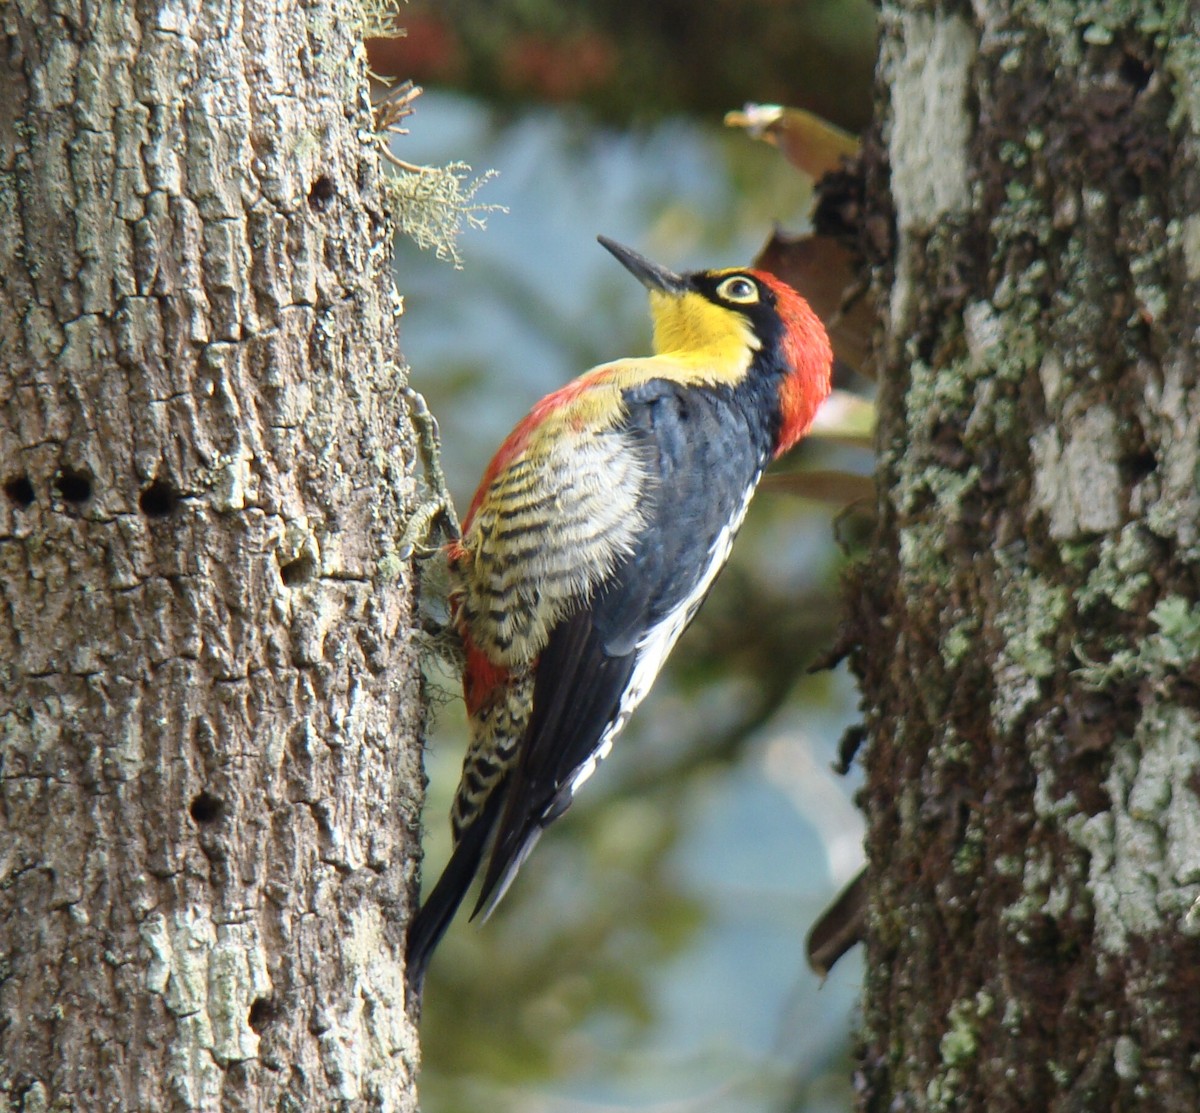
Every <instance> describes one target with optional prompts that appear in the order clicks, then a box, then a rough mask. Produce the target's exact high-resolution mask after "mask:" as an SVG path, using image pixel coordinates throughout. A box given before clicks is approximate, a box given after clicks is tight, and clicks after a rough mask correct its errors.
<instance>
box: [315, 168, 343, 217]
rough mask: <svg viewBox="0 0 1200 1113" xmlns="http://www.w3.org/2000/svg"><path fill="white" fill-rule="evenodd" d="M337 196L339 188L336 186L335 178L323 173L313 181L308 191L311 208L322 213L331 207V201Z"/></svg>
mask: <svg viewBox="0 0 1200 1113" xmlns="http://www.w3.org/2000/svg"><path fill="white" fill-rule="evenodd" d="M335 196H337V189H336V188H335V187H334V184H333V179H332V178H327V177H326V176H325V175H324V174H322V175H321V177H319V178H318V179H317V180H316V181H315V182H313V184H312V189H310V190H309V191H308V203H309V206H310V207H311V208H313V209H315V210H316V211H317V212H319V213H321V212H324V211H325V210H326V209H327V208H329V202H330V201H332V200H333V199H334V197H335Z"/></svg>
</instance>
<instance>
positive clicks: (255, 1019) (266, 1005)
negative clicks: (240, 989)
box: [246, 997, 279, 1032]
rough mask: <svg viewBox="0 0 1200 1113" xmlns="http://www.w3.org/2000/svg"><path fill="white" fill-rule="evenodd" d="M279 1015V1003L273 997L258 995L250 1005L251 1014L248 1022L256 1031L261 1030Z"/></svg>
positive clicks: (247, 1019)
mask: <svg viewBox="0 0 1200 1113" xmlns="http://www.w3.org/2000/svg"><path fill="white" fill-rule="evenodd" d="M278 1015H279V1005H278V1004H277V1003H276V1001H275V999H274V998H273V997H256V998H255V999H254V1003H253V1004H252V1005H251V1006H250V1015H249V1016H248V1017H247V1018H246V1023H247V1024H249V1025H250V1027H251V1028H252V1029H253V1030H254V1031H255V1032H261V1031H262V1030H263V1029H264V1028H265V1027H266V1026H267V1025H268V1024H270V1023H271V1022H272V1021H273V1020H274V1019H275V1018H276V1017H277V1016H278Z"/></svg>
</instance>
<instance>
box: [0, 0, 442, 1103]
mask: <svg viewBox="0 0 1200 1113" xmlns="http://www.w3.org/2000/svg"><path fill="white" fill-rule="evenodd" d="M353 8H354V5H353V4H351V3H349V2H348V0H344V2H338V0H328V2H321V0H317V2H315V3H311V4H304V5H298V4H293V3H288V2H285V0H276V2H275V3H261V2H257V0H256V2H253V3H251V2H240V0H219V2H216V3H209V2H201V0H179V2H172V3H167V2H166V0H145V2H142V3H139V4H136V5H134V4H129V3H117V2H113V0H11V2H9V3H6V4H3V5H2V6H0V35H2V38H0V55H2V61H0V88H3V96H2V98H0V352H2V353H3V356H2V360H3V364H2V367H0V487H2V492H0V614H2V615H3V621H0V1105H2V1106H3V1107H4V1108H12V1109H24V1110H27V1111H34V1110H46V1109H72V1110H75V1109H79V1110H84V1109H113V1110H116V1109H121V1110H159V1109H164V1110H165V1109H177V1110H215V1109H267V1108H270V1109H277V1110H286V1109H330V1108H334V1107H336V1108H339V1109H347V1110H350V1109H377V1110H385V1109H388V1110H408V1109H412V1108H413V1106H414V1100H413V1090H412V1079H413V1072H414V1069H415V1060H416V1050H415V1040H414V1033H413V1027H412V1025H411V1023H410V1019H409V1018H408V1017H407V1016H406V1013H405V1001H404V989H403V985H404V981H403V976H402V974H403V969H402V958H401V955H402V945H401V943H402V925H403V923H404V919H405V917H406V914H407V905H408V902H409V898H410V896H411V882H412V877H413V852H414V846H415V832H416V829H417V815H418V807H419V800H418V796H419V791H420V767H419V752H418V748H417V746H416V743H415V740H414V736H415V731H416V723H417V715H418V700H417V676H416V669H415V664H414V658H413V654H412V652H411V647H410V645H409V642H408V639H407V637H406V634H407V632H408V629H409V621H410V602H411V599H410V590H409V584H408V582H407V580H406V578H405V577H404V575H403V574H402V573H403V569H402V568H401V566H400V563H399V562H398V561H397V560H396V559H395V557H394V553H393V539H394V538H396V537H397V536H398V535H399V527H400V525H401V524H402V517H403V510H404V504H405V502H406V501H407V500H408V498H409V497H410V496H411V493H412V481H411V479H410V478H409V472H410V470H411V467H410V466H411V459H409V458H407V456H406V455H405V454H402V453H401V452H400V451H399V448H398V444H399V438H400V437H401V436H402V435H406V431H407V425H406V423H405V419H404V417H403V411H402V406H401V402H400V399H399V397H398V394H397V391H398V387H399V385H400V383H399V380H398V377H397V368H396V366H395V364H394V362H393V360H394V359H395V358H396V352H397V332H396V324H395V317H396V312H397V302H396V299H395V294H394V290H393V286H392V278H391V272H390V263H391V249H390V239H389V235H388V228H387V221H386V219H385V217H384V215H383V206H382V204H381V200H380V190H379V169H378V159H377V154H376V152H375V150H374V148H373V145H372V142H371V137H370V129H371V126H372V123H371V113H370V106H369V103H368V98H367V91H366V85H365V81H364V70H363V64H362V54H361V48H360V45H359V43H358V42H357V31H356V27H355V24H354V21H353V19H351V18H350V17H351V13H352V10H353Z"/></svg>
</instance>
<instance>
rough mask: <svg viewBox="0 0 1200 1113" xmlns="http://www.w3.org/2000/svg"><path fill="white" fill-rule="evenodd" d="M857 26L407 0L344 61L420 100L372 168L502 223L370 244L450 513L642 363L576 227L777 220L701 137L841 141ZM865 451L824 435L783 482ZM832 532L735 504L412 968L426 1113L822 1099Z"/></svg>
mask: <svg viewBox="0 0 1200 1113" xmlns="http://www.w3.org/2000/svg"><path fill="white" fill-rule="evenodd" d="M873 18H874V12H873V9H872V8H871V7H870V5H869V4H868V3H866V2H865V0H820V2H817V0H813V2H803V0H792V2H784V0H715V2H710V3H695V2H691V0H689V2H682V0H680V2H668V3H656V4H645V5H628V4H620V5H618V4H615V3H613V4H609V3H599V2H588V3H585V2H582V0H577V2H574V3H553V4H552V3H547V2H546V0H504V2H501V3H496V2H489V0H438V2H437V3H420V2H415V0H414V2H413V3H411V4H410V5H409V6H407V7H406V8H404V9H403V11H402V13H401V19H402V24H403V26H404V28H405V29H406V32H407V33H406V36H405V37H404V38H401V39H398V40H392V41H390V42H388V43H381V42H376V43H372V44H371V57H372V65H373V68H374V69H375V70H376V72H379V73H384V74H390V75H395V76H397V77H398V78H400V79H406V78H412V79H414V80H416V81H417V82H418V83H420V84H422V85H424V86H426V92H425V93H424V95H423V96H421V97H420V99H419V100H418V101H417V102H416V104H415V108H416V112H415V114H414V115H413V116H412V117H411V119H409V120H407V121H405V123H406V124H407V125H408V127H409V128H410V133H409V134H408V135H405V136H399V137H397V138H395V139H394V141H393V144H392V149H393V150H394V152H395V153H396V154H397V155H398V156H399V157H401V158H402V159H404V160H405V161H407V162H410V163H414V164H440V165H444V164H446V163H450V162H457V161H460V160H465V161H467V162H469V163H471V164H472V165H473V166H474V167H476V169H477V170H485V169H488V168H494V169H495V170H497V171H498V175H497V177H496V178H495V180H494V181H490V182H488V183H487V184H486V185H485V186H484V187H483V189H482V190H481V191H480V193H479V196H478V198H477V199H478V201H480V202H483V203H490V204H495V205H502V206H504V207H505V208H506V209H507V213H505V214H500V213H493V214H492V215H491V216H490V217H489V218H488V228H487V230H486V231H485V232H479V231H468V232H467V233H466V234H465V236H464V237H463V238H462V240H461V241H460V243H459V245H458V250H459V253H460V255H461V259H462V263H463V266H462V269H455V268H454V267H452V266H450V265H448V264H447V263H445V262H439V261H438V260H437V259H436V258H435V257H434V256H433V255H432V254H429V253H423V252H421V251H419V250H418V249H417V248H416V247H415V246H414V245H412V244H411V243H407V242H405V241H403V240H401V241H400V242H399V244H398V249H397V261H396V266H397V284H398V287H399V289H400V291H401V293H402V294H403V295H404V300H405V319H404V321H403V331H402V335H403V340H404V355H405V357H406V359H407V360H408V362H409V363H410V364H411V366H412V381H413V383H414V385H415V386H416V387H417V388H418V389H420V390H421V391H422V392H423V393H424V394H425V396H426V398H427V399H428V401H429V403H430V406H431V408H432V409H433V411H434V412H435V413H436V414H437V415H438V418H439V421H440V423H441V429H442V437H443V443H444V454H445V463H446V466H447V472H448V476H449V479H450V483H451V487H452V489H453V490H454V493H455V498H456V502H457V503H458V505H459V507H460V509H464V508H465V507H466V505H467V503H468V502H469V500H470V497H471V494H472V492H473V489H474V485H475V482H476V481H477V479H478V477H479V475H480V474H481V472H482V470H483V467H484V465H485V464H486V462H487V460H488V459H489V458H490V456H491V454H492V453H493V452H494V451H495V449H496V447H497V445H498V444H499V442H500V441H501V440H502V439H503V437H504V435H505V434H506V433H507V432H508V430H509V429H510V428H511V427H512V426H513V424H515V423H516V421H517V420H519V419H520V417H521V416H523V415H524V413H525V412H527V410H528V409H529V407H530V405H532V403H533V402H534V401H536V400H537V399H538V398H539V397H541V396H542V395H543V394H545V393H547V392H549V391H550V390H553V389H554V388H555V387H557V386H559V385H561V384H562V383H563V382H565V381H566V380H567V379H569V378H571V377H573V376H575V375H576V374H578V373H580V372H581V371H583V370H585V369H586V368H588V367H591V366H593V365H594V364H596V363H599V362H601V361H603V360H607V359H614V358H617V357H620V356H624V355H634V354H639V353H642V352H645V351H647V350H648V344H649V333H650V329H649V319H648V314H647V311H646V305H645V295H644V291H643V290H642V289H641V287H640V286H639V285H638V284H637V283H636V282H635V281H633V280H632V279H631V278H630V277H629V275H628V274H626V273H625V272H624V271H623V270H622V269H621V268H620V267H619V266H617V265H616V264H615V263H614V262H613V260H612V259H611V258H610V257H609V256H608V255H607V253H606V252H604V251H603V250H602V249H600V248H599V247H598V245H597V244H596V242H595V236H596V233H598V232H603V233H605V234H607V235H609V236H612V237H613V238H615V239H617V240H620V241H622V242H624V243H628V244H630V245H631V246H634V247H636V248H637V249H638V250H640V251H643V252H645V253H646V254H648V255H650V256H651V257H652V258H655V259H657V260H658V261H660V262H662V263H665V264H667V265H668V266H671V267H674V268H676V269H681V270H682V269H687V268H692V267H704V266H727V265H736V264H739V263H745V262H748V261H750V260H752V259H753V258H755V257H756V255H757V254H758V252H759V251H760V250H761V249H762V247H763V245H764V244H765V243H766V242H767V241H768V240H769V239H770V237H771V233H772V230H773V229H774V228H775V227H776V226H782V227H783V228H785V229H787V230H788V231H793V232H794V231H802V230H803V229H804V227H805V222H806V218H807V213H808V208H809V203H810V199H811V198H810V183H809V182H807V181H806V180H805V179H804V178H803V177H802V176H801V175H800V174H799V173H798V172H797V171H796V170H795V169H794V168H793V167H792V166H791V165H789V164H788V162H787V161H786V160H785V159H784V158H783V157H782V156H781V155H780V153H779V152H778V151H777V150H775V149H773V148H771V147H768V146H766V145H764V144H761V143H757V142H755V141H753V140H752V139H751V138H749V137H748V136H747V135H746V134H745V133H743V132H735V131H728V130H726V129H724V128H722V126H721V119H722V116H723V115H724V113H725V111H726V110H728V109H733V108H738V107H740V106H741V105H742V103H743V102H745V101H751V100H754V101H763V100H777V101H780V102H783V103H787V104H792V105H796V106H802V107H807V108H810V109H812V110H814V111H816V112H818V113H820V114H821V115H823V116H825V117H827V118H829V119H831V120H832V121H833V122H835V123H838V124H840V125H841V126H843V127H846V128H848V129H851V130H856V129H860V128H861V127H862V126H863V125H864V123H865V119H866V113H867V111H868V109H869V103H870V73H871V66H872V57H873V48H874V24H873ZM802 292H803V291H802ZM870 467H871V462H870V459H869V456H868V455H867V454H866V453H864V452H862V451H861V450H855V449H853V448H848V447H838V446H835V445H831V444H829V443H827V442H823V443H820V444H818V443H815V442H809V443H808V444H806V445H803V446H802V447H801V448H800V449H799V450H798V451H797V452H796V453H794V454H793V455H792V457H791V458H790V459H789V460H787V461H785V462H784V463H783V464H782V465H780V468H781V469H782V470H784V471H789V470H796V469H804V468H820V469H834V470H841V471H851V472H858V473H860V474H864V475H865V474H869V471H870ZM785 487H786V485H785ZM860 524H861V523H858V522H856V519H855V516H854V514H853V513H850V514H849V515H843V516H841V518H840V519H839V521H838V522H837V523H835V522H834V514H833V513H832V512H831V510H830V509H829V507H827V506H819V505H816V504H813V503H809V502H805V501H803V500H801V499H798V498H796V497H795V496H794V495H792V494H788V493H779V491H778V490H777V491H775V492H772V491H771V490H770V489H765V490H764V491H763V492H762V493H760V495H759V497H758V499H757V500H756V502H755V504H754V505H753V506H752V508H751V513H750V516H749V519H748V521H747V523H746V526H745V527H744V529H743V531H742V534H741V536H740V538H739V540H738V544H737V545H736V546H735V549H734V556H733V560H732V562H731V564H730V566H729V568H728V569H727V570H726V571H725V573H724V574H723V575H722V576H721V578H720V579H719V581H718V583H717V586H716V588H715V589H714V592H713V595H712V596H711V598H710V599H709V601H708V603H707V604H706V606H705V607H704V608H703V609H702V611H701V613H700V616H699V618H698V619H697V621H696V623H695V624H694V626H693V627H692V629H691V630H690V631H689V632H688V634H687V635H686V636H685V637H684V639H683V641H682V642H681V643H680V646H679V648H678V649H677V650H676V652H675V654H674V656H673V658H672V660H671V662H670V664H669V665H668V668H667V670H666V672H665V674H664V676H663V677H662V678H661V679H660V681H659V683H658V685H657V686H656V688H655V690H654V692H653V693H652V695H651V696H650V698H649V699H648V700H647V701H646V703H645V704H643V706H642V708H641V709H640V710H639V712H638V714H637V715H636V716H634V719H633V722H632V723H631V724H630V726H629V728H628V729H627V730H626V732H625V733H624V734H623V736H622V738H621V739H620V740H619V742H618V744H617V746H616V747H615V748H614V753H613V756H612V757H611V758H610V759H609V760H608V761H607V762H606V763H605V764H604V766H603V767H602V768H601V770H600V771H599V773H598V774H597V775H596V776H595V777H594V778H593V779H592V780H591V781H590V782H589V784H588V786H587V791H586V792H585V793H583V794H581V797H580V799H579V801H577V802H576V804H575V805H574V806H573V807H572V809H571V811H570V812H569V813H568V815H567V816H565V817H564V818H563V819H562V820H561V821H560V822H559V823H557V824H555V826H554V827H553V828H552V830H551V831H550V832H549V833H548V834H547V835H546V837H545V838H543V839H542V841H541V843H540V844H539V846H538V848H537V850H536V852H535V853H534V855H533V856H532V857H531V859H530V861H529V862H528V863H527V864H526V866H525V868H524V869H523V870H522V873H521V875H520V877H519V879H518V881H517V883H516V884H515V885H514V886H513V888H512V890H511V891H510V893H509V894H508V896H507V897H506V898H505V900H504V901H503V902H502V904H501V905H500V907H499V909H498V910H497V912H496V913H495V915H494V916H493V917H492V919H491V920H490V921H489V922H488V923H487V924H486V925H485V926H483V927H482V928H480V926H479V925H478V924H468V923H466V922H465V918H464V922H460V923H456V924H455V925H454V927H452V928H451V930H450V932H449V934H448V935H447V937H446V940H445V942H444V943H443V945H442V947H441V949H440V950H439V952H438V954H437V956H436V957H435V959H434V962H433V966H432V970H431V973H430V977H429V981H428V983H427V988H426V994H425V1012H424V1016H423V1020H422V1037H423V1056H424V1062H423V1070H422V1075H421V1080H420V1089H421V1095H422V1109H423V1110H424V1113H508V1111H513V1113H516V1111H520V1113H541V1111H545V1113H575V1111H581V1113H582V1111H591V1110H613V1111H615V1110H653V1111H656V1113H658V1111H668V1110H669V1111H672V1113H676V1111H679V1113H683V1111H697V1113H700V1111H704V1113H727V1111H728V1113H733V1111H739V1113H768V1111H769V1113H784V1111H800V1110H805V1111H811V1113H825V1111H829V1113H833V1111H836V1110H845V1109H848V1108H849V1107H850V1091H849V1085H850V1084H849V1075H850V1070H851V1066H850V1052H849V1046H850V1038H851V1035H850V1034H851V1032H852V1029H853V1008H854V1002H855V999H856V997H857V993H858V985H859V981H860V978H861V967H860V960H859V958H858V956H857V955H854V956H852V957H851V959H850V960H848V961H846V962H845V963H843V964H842V965H840V966H839V967H838V968H837V969H836V970H835V971H834V974H833V975H832V976H831V978H830V979H829V981H828V983H827V984H826V985H824V986H823V987H822V986H821V985H820V984H819V983H818V981H817V979H816V978H815V976H814V975H812V974H811V973H810V972H809V971H808V970H807V968H806V967H805V964H804V957H803V955H804V935H805V932H806V931H807V929H808V927H809V925H810V924H811V923H812V921H813V919H814V918H815V916H816V915H817V914H818V913H819V911H820V910H821V908H822V907H823V906H824V905H825V904H826V903H827V901H828V900H829V898H830V897H831V896H832V895H833V894H834V892H835V890H836V889H837V888H838V887H839V886H840V885H841V884H842V883H843V882H844V881H845V880H847V879H848V878H849V877H850V876H851V875H852V873H853V872H854V870H855V868H856V867H857V865H858V863H859V862H860V860H861V851H860V836H861V823H860V821H859V818H858V816H857V813H856V811H855V809H854V807H853V804H852V794H853V791H854V789H855V787H856V781H855V777H854V776H853V775H851V776H850V777H848V778H842V777H838V776H836V775H835V774H834V773H833V772H832V771H831V768H830V766H831V763H832V762H833V760H834V758H835V755H836V751H837V746H838V742H839V740H840V738H841V735H842V733H843V731H844V730H845V729H846V727H847V726H849V725H850V724H852V723H853V722H854V721H855V718H856V709H855V705H856V697H855V693H854V691H853V687H852V685H851V683H850V681H849V680H848V679H847V677H846V676H845V674H844V673H843V672H842V671H841V670H837V671H834V672H820V673H817V674H815V675H809V673H808V669H809V667H810V666H811V665H812V664H813V663H814V661H815V660H816V659H817V658H818V657H819V656H820V655H821V654H822V653H824V652H826V651H827V650H828V649H829V648H830V647H831V645H832V644H833V642H834V640H835V637H836V629H837V623H838V617H839V614H838V606H839V604H838V595H837V574H838V568H839V566H840V563H841V561H842V559H843V551H844V546H846V545H853V543H854V539H855V535H856V532H857V529H858V526H859V525H860ZM835 533H836V535H837V538H840V544H839V541H838V540H837V539H835ZM431 680H432V682H433V684H434V685H435V687H436V688H437V689H439V690H441V691H443V692H444V693H445V697H444V700H442V701H440V702H442V704H443V705H442V706H441V707H440V709H439V713H438V715H437V718H436V722H435V724H434V726H433V728H432V731H431V736H430V748H429V751H428V753H427V756H426V767H427V770H428V773H429V777H430V786H429V798H428V803H427V809H426V813H425V825H426V837H425V846H426V879H427V882H431V881H432V880H433V879H435V878H436V875H437V872H438V871H439V870H440V868H441V866H442V864H443V863H444V861H445V859H446V857H447V855H448V853H449V830H448V822H447V818H446V817H447V813H448V809H449V803H450V798H451V795H452V793H453V790H454V786H455V784H456V783H457V777H458V771H459V765H460V762H461V758H462V749H463V743H464V739H465V715H464V712H463V709H462V705H461V702H459V701H458V699H457V681H456V680H455V678H454V677H452V676H450V675H448V674H444V673H438V672H436V670H435V671H434V673H433V675H432V676H431Z"/></svg>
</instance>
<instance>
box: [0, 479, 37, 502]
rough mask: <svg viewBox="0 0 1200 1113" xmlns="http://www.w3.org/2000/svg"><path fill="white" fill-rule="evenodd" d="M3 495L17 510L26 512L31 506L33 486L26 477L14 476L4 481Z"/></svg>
mask: <svg viewBox="0 0 1200 1113" xmlns="http://www.w3.org/2000/svg"><path fill="white" fill-rule="evenodd" d="M4 494H5V495H6V496H7V497H8V501H9V502H11V503H12V504H13V506H15V507H16V508H17V509H18V510H27V509H28V508H29V507H31V506H32V505H33V484H32V483H30V482H29V476H27V475H14V476H13V477H12V478H11V479H6V480H5V481H4Z"/></svg>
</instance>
